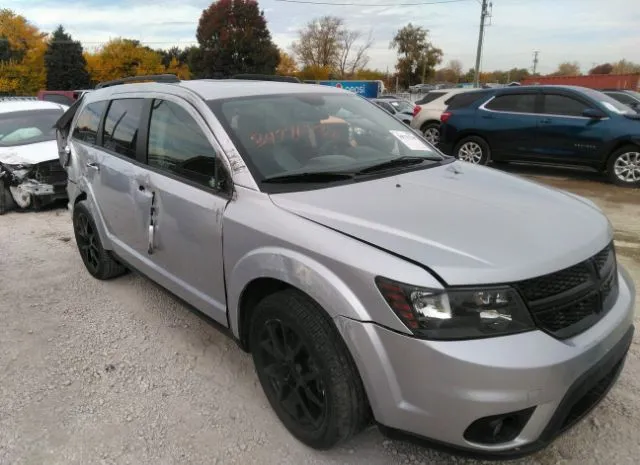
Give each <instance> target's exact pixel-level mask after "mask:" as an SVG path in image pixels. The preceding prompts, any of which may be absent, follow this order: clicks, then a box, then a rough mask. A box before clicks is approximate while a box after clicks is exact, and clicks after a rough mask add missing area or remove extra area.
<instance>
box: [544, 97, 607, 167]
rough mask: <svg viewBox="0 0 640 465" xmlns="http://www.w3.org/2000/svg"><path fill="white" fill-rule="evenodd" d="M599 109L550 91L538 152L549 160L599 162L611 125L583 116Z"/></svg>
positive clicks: (594, 163) (581, 162) (571, 162)
mask: <svg viewBox="0 0 640 465" xmlns="http://www.w3.org/2000/svg"><path fill="white" fill-rule="evenodd" d="M587 109H595V107H594V106H593V104H591V103H589V102H588V101H586V100H583V99H579V98H577V97H574V96H570V95H563V94H561V93H555V92H550V91H546V92H545V93H544V97H543V105H542V112H541V115H540V119H539V121H538V133H537V134H538V136H537V140H536V155H537V156H538V157H539V158H540V159H544V160H545V161H552V162H555V163H567V164H576V163H577V164H585V165H598V164H599V162H600V161H601V157H600V153H601V151H602V148H603V141H604V140H606V133H607V125H606V124H603V123H604V122H603V121H601V120H599V119H593V118H588V117H585V116H583V112H584V110H587Z"/></svg>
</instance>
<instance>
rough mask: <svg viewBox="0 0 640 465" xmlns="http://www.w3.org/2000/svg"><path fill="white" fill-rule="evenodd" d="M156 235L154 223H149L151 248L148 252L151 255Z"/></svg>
mask: <svg viewBox="0 0 640 465" xmlns="http://www.w3.org/2000/svg"><path fill="white" fill-rule="evenodd" d="M155 234H156V227H155V226H154V224H153V221H151V223H149V248H148V250H147V253H148V254H149V255H153V240H154V236H155Z"/></svg>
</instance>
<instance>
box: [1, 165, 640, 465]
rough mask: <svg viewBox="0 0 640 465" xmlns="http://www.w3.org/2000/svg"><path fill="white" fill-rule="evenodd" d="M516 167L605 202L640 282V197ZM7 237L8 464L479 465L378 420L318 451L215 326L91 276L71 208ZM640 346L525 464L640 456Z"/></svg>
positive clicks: (135, 289) (145, 284)
mask: <svg viewBox="0 0 640 465" xmlns="http://www.w3.org/2000/svg"><path fill="white" fill-rule="evenodd" d="M509 169H510V170H514V168H509ZM517 170H519V171H518V172H519V173H521V174H523V175H525V176H532V177H537V178H538V179H539V180H541V181H542V182H546V183H549V184H551V185H554V186H556V187H560V188H565V189H568V190H571V191H573V192H576V193H578V194H581V195H585V196H587V197H589V198H591V199H592V200H594V201H595V202H597V203H598V204H599V205H600V206H601V207H602V208H604V209H605V211H606V212H607V214H608V215H609V217H610V218H611V221H612V222H613V224H614V226H615V229H616V240H617V245H618V250H619V254H620V261H621V262H622V263H624V264H625V265H626V266H627V267H628V269H629V270H630V272H631V273H632V275H633V276H634V279H635V281H636V282H638V283H640V191H637V190H636V191H630V190H625V189H620V188H616V187H613V186H610V185H607V184H604V183H602V182H601V180H600V179H599V178H598V177H596V176H588V175H584V174H575V173H573V172H566V171H565V172H560V171H558V172H555V171H551V172H550V171H549V170H548V169H547V170H546V171H545V173H546V175H545V176H544V177H542V176H540V174H541V171H540V170H539V169H533V168H531V169H529V168H527V169H526V170H524V169H520V168H518V169H517ZM549 173H551V176H549V175H548V174H549ZM0 238H1V239H0V321H1V325H0V399H1V401H0V464H2V465H5V464H6V465H9V464H11V465H21V464H38V465H41V464H64V465H72V464H81V465H87V464H91V465H94V464H96V465H97V464H118V465H120V464H135V465H142V464H153V465H162V464H178V463H179V464H181V465H187V464H208V465H211V464H223V463H224V464H227V463H239V464H240V463H241V464H252V463H256V464H258V463H259V464H272V463H273V464H275V463H278V464H296V465H298V464H315V463H317V464H367V465H375V464H407V463H408V464H436V463H437V464H454V463H456V464H471V463H478V462H475V461H470V460H465V459H461V458H456V457H452V456H449V455H447V454H441V453H437V452H434V451H431V450H429V449H425V448H421V447H418V446H414V445H409V444H406V443H403V442H396V441H387V440H385V439H384V438H383V437H382V436H381V435H380V434H379V433H378V431H377V430H376V429H374V428H372V429H370V430H368V431H365V432H364V433H362V434H361V435H359V436H358V437H356V438H355V439H353V440H352V441H350V442H349V443H348V444H345V445H344V446H343V447H341V448H337V449H336V450H333V451H331V452H323V453H320V452H316V451H313V450H310V449H308V448H306V447H304V446H302V445H301V444H300V443H298V442H297V441H296V440H294V439H293V438H292V437H291V436H290V435H289V434H288V433H287V431H286V430H285V429H284V427H283V426H282V425H281V424H280V422H279V421H278V420H277V418H276V416H275V414H274V413H273V412H272V410H271V408H270V407H269V405H268V403H267V400H266V398H265V397H264V395H263V393H262V390H261V388H260V386H259V384H258V380H257V378H256V375H255V373H254V371H253V365H252V362H251V359H250V357H249V356H248V355H247V354H245V353H243V352H242V351H241V350H240V349H239V348H238V347H237V346H236V345H235V343H234V342H232V341H231V340H230V339H228V338H227V337H226V336H224V335H223V334H222V333H220V332H218V331H217V330H216V329H215V327H213V326H212V325H211V324H210V323H208V322H206V321H205V320H203V319H202V318H200V317H199V316H198V315H197V314H196V313H194V312H192V311H190V310H189V309H188V308H186V307H185V306H184V305H182V304H181V303H179V302H178V301H176V300H175V299H174V298H173V297H171V296H170V295H169V294H168V293H166V292H165V291H163V290H161V289H159V288H158V287H157V286H155V285H154V284H152V283H151V282H149V281H148V280H146V279H144V278H142V277H140V276H137V275H133V274H129V275H127V276H124V277H122V278H120V279H117V280H115V281H111V282H100V281H96V280H94V279H92V278H91V277H90V276H89V274H88V273H87V272H86V271H85V269H84V267H83V265H82V263H81V260H80V257H79V255H78V253H77V251H76V248H75V243H74V240H73V239H72V229H71V225H70V219H69V215H68V212H67V211H66V210H65V209H64V208H58V209H52V210H49V211H43V212H38V213H22V214H20V213H11V214H8V215H6V216H3V217H0ZM639 341H640V335H638V333H636V337H635V340H634V343H633V345H632V347H631V352H630V354H629V357H628V361H627V364H626V367H625V370H624V372H623V374H622V376H621V378H620V381H619V382H618V384H617V385H616V387H615V388H614V389H613V390H612V391H611V393H610V395H609V396H608V398H607V399H606V400H605V401H604V402H603V403H602V404H601V405H600V406H599V407H598V408H597V409H596V410H595V412H594V413H592V414H591V415H590V416H589V418H588V419H586V420H585V421H583V422H582V423H580V424H579V425H578V426H577V427H575V428H574V429H572V430H571V431H570V432H569V433H567V434H566V435H565V436H563V437H561V438H560V439H558V440H557V441H556V442H555V443H554V444H553V445H552V446H551V447H549V448H547V449H546V450H544V451H542V452H540V453H538V454H537V455H534V456H532V457H529V458H527V459H523V460H521V461H517V462H513V463H522V464H525V463H526V464H547V465H551V464H563V463H564V464H569V463H575V464H578V463H580V464H600V463H613V464H617V465H620V464H627V463H628V464H632V463H637V457H639V456H640V345H639Z"/></svg>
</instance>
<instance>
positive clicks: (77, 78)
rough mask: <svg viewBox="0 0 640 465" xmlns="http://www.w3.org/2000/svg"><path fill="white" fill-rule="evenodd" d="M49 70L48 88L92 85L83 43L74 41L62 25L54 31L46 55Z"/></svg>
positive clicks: (45, 60)
mask: <svg viewBox="0 0 640 465" xmlns="http://www.w3.org/2000/svg"><path fill="white" fill-rule="evenodd" d="M44 63H45V67H46V70H47V84H46V85H47V89H49V90H76V89H86V88H88V87H89V85H90V79H89V72H88V71H87V61H86V60H85V58H84V56H83V54H82V45H81V44H80V42H76V41H74V40H73V39H72V38H71V36H70V35H69V34H67V33H66V32H65V31H64V28H63V27H62V26H59V27H58V29H56V31H55V32H54V33H53V35H52V37H51V40H50V42H49V46H48V48H47V51H46V53H45V55H44Z"/></svg>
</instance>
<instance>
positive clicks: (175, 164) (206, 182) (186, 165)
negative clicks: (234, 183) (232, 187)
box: [147, 100, 229, 190]
mask: <svg viewBox="0 0 640 465" xmlns="http://www.w3.org/2000/svg"><path fill="white" fill-rule="evenodd" d="M147 164H148V165H149V166H153V167H155V168H158V169H160V170H161V171H165V172H167V173H171V174H173V175H177V176H179V177H181V178H184V179H187V180H189V181H192V182H194V183H197V184H200V185H202V186H205V187H208V188H212V189H216V190H226V189H227V188H228V187H229V182H228V181H229V178H228V176H227V173H226V171H225V169H224V166H223V164H222V163H221V161H220V159H219V158H218V156H217V154H216V152H215V150H214V149H213V147H211V144H210V143H209V141H208V139H207V137H206V136H205V135H204V133H203V132H202V129H200V126H199V125H198V124H197V123H196V121H195V120H194V119H193V118H192V117H191V115H190V114H189V113H188V112H187V111H186V110H185V109H184V108H182V107H181V106H180V105H178V104H175V103H173V102H169V101H167V100H154V102H153V106H152V109H151V120H150V123H149V141H148V150H147Z"/></svg>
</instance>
